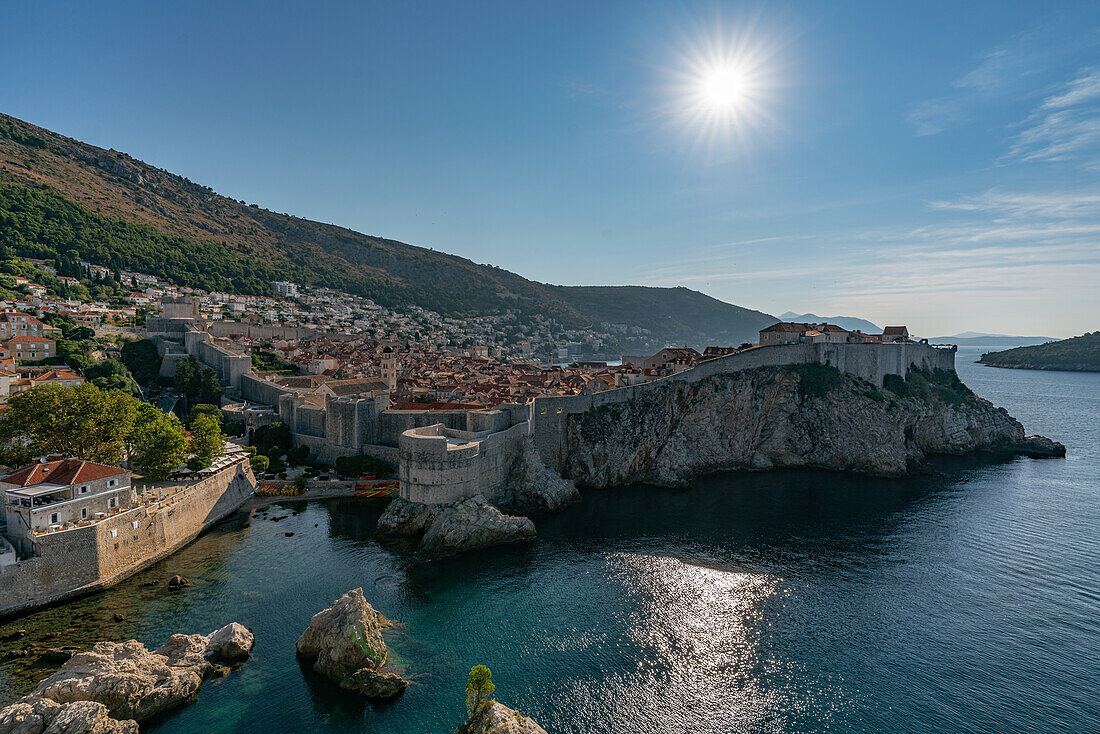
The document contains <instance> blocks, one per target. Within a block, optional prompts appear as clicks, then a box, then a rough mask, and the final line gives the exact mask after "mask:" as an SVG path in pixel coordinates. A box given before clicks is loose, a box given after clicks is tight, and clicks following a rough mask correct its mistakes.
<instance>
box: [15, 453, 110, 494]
mask: <svg viewBox="0 0 1100 734" xmlns="http://www.w3.org/2000/svg"><path fill="white" fill-rule="evenodd" d="M125 473H126V470H125V469H119V468H118V467H117V466H108V465H107V464H97V463H95V462H94V461H84V460H83V459H61V460H60V461H47V462H45V463H43V464H31V465H29V466H25V467H23V468H22V469H18V470H16V471H14V472H12V473H11V474H9V475H7V476H6V477H4V478H3V479H2V480H0V481H4V482H6V483H8V484H16V485H18V486H20V487H30V486H33V485H35V484H43V483H46V482H48V483H50V484H76V483H77V482H91V481H94V480H96V479H106V478H107V477H113V476H118V475H119V474H125Z"/></svg>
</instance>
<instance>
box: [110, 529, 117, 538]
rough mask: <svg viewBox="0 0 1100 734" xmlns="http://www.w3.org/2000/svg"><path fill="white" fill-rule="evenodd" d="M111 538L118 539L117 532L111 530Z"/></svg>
mask: <svg viewBox="0 0 1100 734" xmlns="http://www.w3.org/2000/svg"><path fill="white" fill-rule="evenodd" d="M111 537H112V538H117V537H118V531H117V530H112V531H111Z"/></svg>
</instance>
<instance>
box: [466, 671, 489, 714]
mask: <svg viewBox="0 0 1100 734" xmlns="http://www.w3.org/2000/svg"><path fill="white" fill-rule="evenodd" d="M492 677H493V674H492V673H491V672H490V671H489V669H488V668H487V667H485V666H484V665H475V666H474V667H472V668H470V678H469V680H467V681H466V713H468V714H469V715H470V716H473V715H474V712H475V711H477V710H478V709H480V708H481V706H482V705H484V704H486V703H488V702H490V701H492V699H491V698H489V697H490V696H492V695H493V691H494V690H496V686H495V685H493V681H492Z"/></svg>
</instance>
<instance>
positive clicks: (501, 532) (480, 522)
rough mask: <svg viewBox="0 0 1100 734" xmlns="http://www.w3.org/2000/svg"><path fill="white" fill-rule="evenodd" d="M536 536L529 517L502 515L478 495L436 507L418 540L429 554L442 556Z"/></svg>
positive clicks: (533, 525) (522, 540)
mask: <svg viewBox="0 0 1100 734" xmlns="http://www.w3.org/2000/svg"><path fill="white" fill-rule="evenodd" d="M537 539H538V533H536V532H535V524H534V523H533V522H531V520H530V518H526V517H518V516H514V515H505V514H504V513H502V512H501V511H500V510H498V509H497V508H495V507H493V506H492V505H490V504H489V503H488V502H487V501H486V500H485V498H484V497H482V496H481V495H478V496H476V497H472V498H470V499H468V500H466V501H464V502H459V503H458V504H454V505H446V506H444V507H442V508H441V509H440V510H438V514H437V516H436V518H435V520H434V521H433V522H432V524H431V526H430V527H429V528H428V530H427V532H425V533H424V537H423V538H421V540H420V550H421V552H422V553H424V554H426V555H430V556H445V555H451V554H454V553H461V552H463V551H469V550H477V549H479V548H490V547H492V546H496V545H507V544H511V543H532V542H534V541H535V540H537Z"/></svg>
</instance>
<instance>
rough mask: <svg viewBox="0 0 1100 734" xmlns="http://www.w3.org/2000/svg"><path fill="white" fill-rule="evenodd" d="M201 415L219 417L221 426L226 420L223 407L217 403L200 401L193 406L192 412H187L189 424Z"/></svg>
mask: <svg viewBox="0 0 1100 734" xmlns="http://www.w3.org/2000/svg"><path fill="white" fill-rule="evenodd" d="M200 415H209V416H213V417H214V418H216V419H217V421H218V425H219V426H221V425H222V422H223V421H224V416H222V409H221V408H219V407H218V406H216V405H211V404H210V403H199V404H198V405H196V406H194V407H193V408H191V412H190V413H188V414H187V425H191V424H192V423H194V422H195V419H196V418H198V417H199V416H200Z"/></svg>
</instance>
